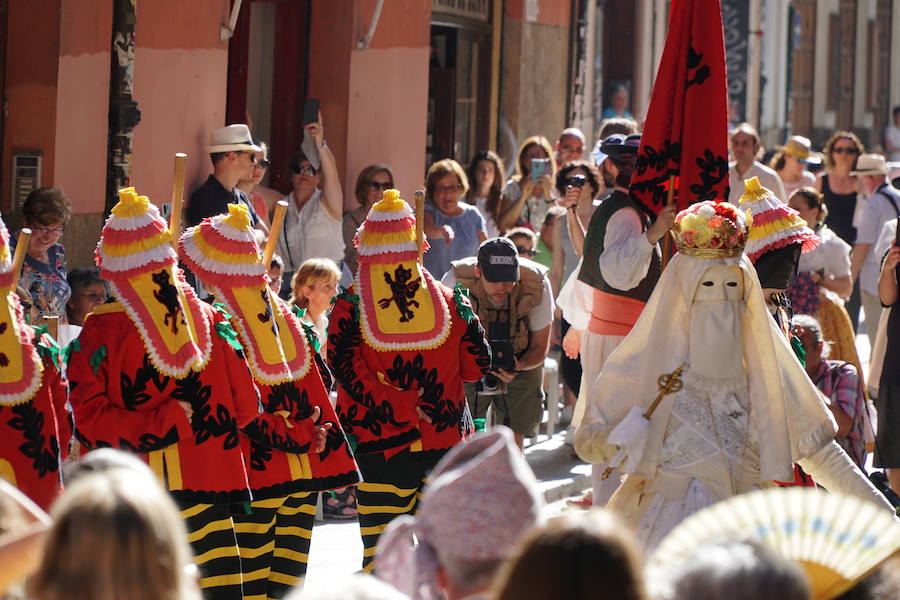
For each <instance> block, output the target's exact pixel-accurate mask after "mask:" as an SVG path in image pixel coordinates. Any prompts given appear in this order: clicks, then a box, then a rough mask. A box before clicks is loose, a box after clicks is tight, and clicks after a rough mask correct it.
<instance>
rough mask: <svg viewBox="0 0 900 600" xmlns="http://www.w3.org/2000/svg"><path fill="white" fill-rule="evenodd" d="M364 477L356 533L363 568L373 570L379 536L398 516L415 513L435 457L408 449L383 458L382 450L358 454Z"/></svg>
mask: <svg viewBox="0 0 900 600" xmlns="http://www.w3.org/2000/svg"><path fill="white" fill-rule="evenodd" d="M356 462H357V464H358V465H359V470H360V472H361V473H362V477H363V480H362V481H361V482H360V483H359V484H358V485H357V489H356V508H357V511H358V512H359V532H360V535H361V536H362V542H363V570H364V571H365V572H367V573H371V572H372V571H373V570H374V569H375V562H374V561H375V554H376V551H377V548H378V538H379V536H381V534H382V533H383V532H384V530H385V529H386V528H387V526H388V523H390V522H391V521H393V520H394V519H395V518H396V517H398V516H399V515H411V514H414V513H415V512H416V508H417V506H418V503H419V499H420V497H421V495H422V487H423V486H424V485H425V476H426V475H427V474H428V472H429V471H430V470H431V469H432V467H434V465H435V463H436V462H437V458H433V459H432V458H430V457H429V458H426V457H425V456H424V455H421V453H418V452H410V451H409V450H408V449H407V450H403V451H401V452H400V453H398V454H396V455H394V456H392V457H391V458H388V459H385V457H384V454H383V453H381V452H378V453H374V454H357V455H356Z"/></svg>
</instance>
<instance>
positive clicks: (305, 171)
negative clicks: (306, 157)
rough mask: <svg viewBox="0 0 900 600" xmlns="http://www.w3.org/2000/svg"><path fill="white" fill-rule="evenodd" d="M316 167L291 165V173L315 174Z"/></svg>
mask: <svg viewBox="0 0 900 600" xmlns="http://www.w3.org/2000/svg"><path fill="white" fill-rule="evenodd" d="M317 172H318V171H316V169H315V167H304V166H303V165H291V173H293V174H294V175H315V174H316V173H317Z"/></svg>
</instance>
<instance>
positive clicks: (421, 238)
mask: <svg viewBox="0 0 900 600" xmlns="http://www.w3.org/2000/svg"><path fill="white" fill-rule="evenodd" d="M424 227H425V191H424V190H416V244H418V246H419V264H422V260H423V258H424V257H425V229H424Z"/></svg>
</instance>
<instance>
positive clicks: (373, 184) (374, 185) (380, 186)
mask: <svg viewBox="0 0 900 600" xmlns="http://www.w3.org/2000/svg"><path fill="white" fill-rule="evenodd" d="M366 185H367V186H368V187H369V189H371V190H373V191H374V190H381V191H386V190H389V189H391V188H392V187H394V184H393V183H391V182H389V181H385V182H384V183H382V182H380V181H367V182H366Z"/></svg>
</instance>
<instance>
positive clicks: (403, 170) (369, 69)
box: [309, 0, 431, 210]
mask: <svg viewBox="0 0 900 600" xmlns="http://www.w3.org/2000/svg"><path fill="white" fill-rule="evenodd" d="M348 4H349V3H348ZM374 7H375V0H354V2H353V10H352V11H351V10H347V11H335V10H334V9H333V7H332V6H329V5H328V4H327V3H324V2H313V3H312V22H311V23H312V27H311V29H312V31H311V40H310V60H309V95H310V96H312V97H315V98H319V99H320V100H321V102H322V114H323V119H324V120H325V129H326V138H327V139H328V145H329V146H330V147H331V148H332V151H333V152H334V153H335V158H336V159H337V162H338V168H339V169H340V173H341V179H342V180H343V182H344V206H345V208H346V209H348V210H349V209H353V208H355V207H356V206H358V204H357V202H356V199H355V197H354V195H353V191H354V189H355V186H356V177H357V175H359V172H360V170H362V168H363V167H365V166H366V165H369V164H372V163H375V162H383V163H386V164H388V165H389V166H390V167H391V168H392V169H393V171H394V176H395V178H396V181H395V183H396V184H397V185H398V187H399V188H400V191H401V192H402V194H403V198H404V199H410V200H411V199H412V195H413V192H414V191H415V190H416V189H417V188H419V187H421V185H422V181H423V178H424V171H425V162H424V161H425V135H426V120H427V116H428V106H427V105H428V56H429V40H430V27H431V23H430V20H431V9H430V3H426V2H421V1H419V0H391V2H385V3H384V6H383V9H382V11H381V17H380V19H379V22H378V27H377V29H376V30H375V35H374V37H373V39H372V43H371V45H370V46H369V48H368V49H366V50H363V51H361V52H360V51H357V50H356V41H357V39H359V38H361V37H363V36H364V35H365V34H366V31H367V30H368V27H369V22H370V20H371V17H372V10H373V9H374Z"/></svg>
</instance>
